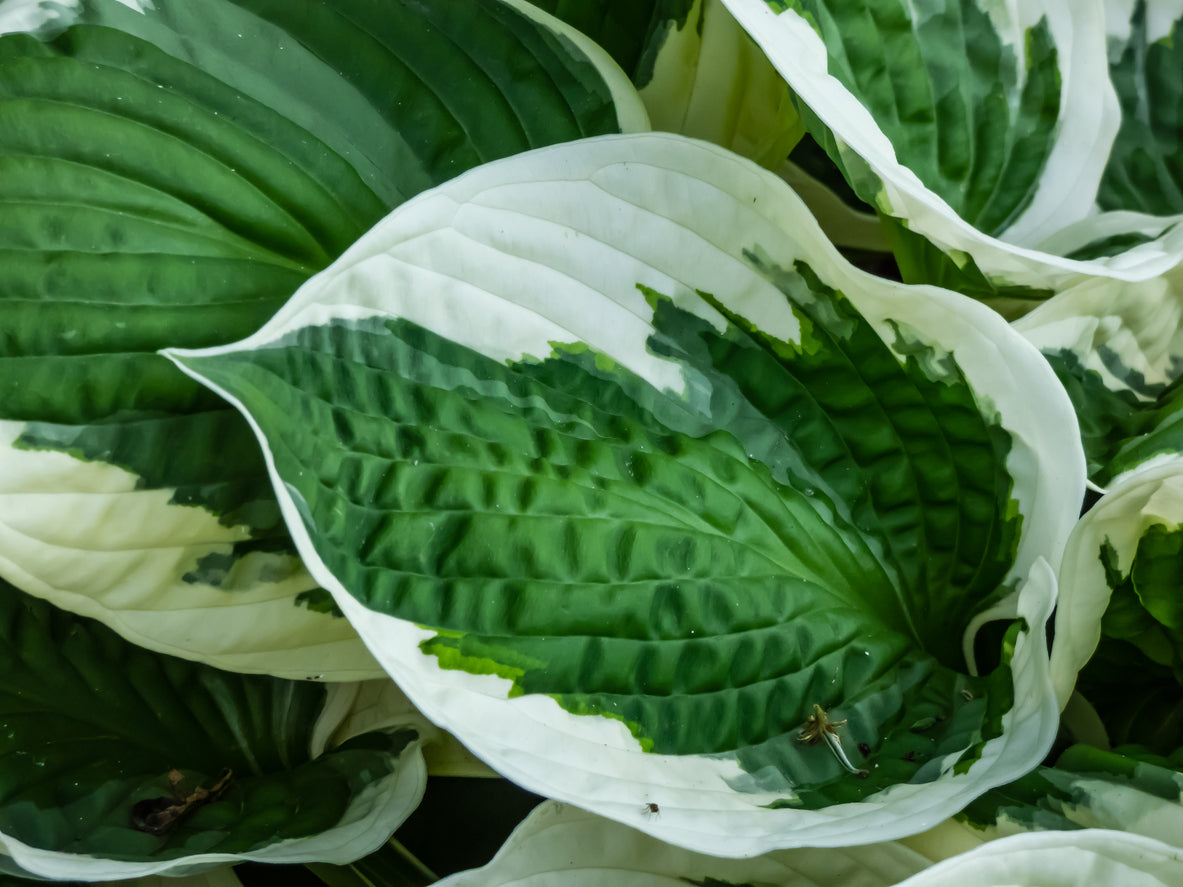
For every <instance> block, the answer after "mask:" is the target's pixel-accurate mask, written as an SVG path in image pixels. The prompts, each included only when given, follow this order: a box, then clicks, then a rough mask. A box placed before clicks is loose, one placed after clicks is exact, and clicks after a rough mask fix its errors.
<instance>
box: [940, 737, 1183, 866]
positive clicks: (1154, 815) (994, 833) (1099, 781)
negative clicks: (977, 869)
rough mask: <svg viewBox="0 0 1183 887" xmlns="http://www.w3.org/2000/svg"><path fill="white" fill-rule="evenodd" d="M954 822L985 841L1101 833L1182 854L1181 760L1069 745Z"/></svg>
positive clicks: (1128, 749)
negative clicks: (1053, 833) (1052, 761)
mask: <svg viewBox="0 0 1183 887" xmlns="http://www.w3.org/2000/svg"><path fill="white" fill-rule="evenodd" d="M957 818H958V819H959V820H961V821H963V822H965V823H967V824H969V825H970V826H972V827H973V828H975V829H977V830H981V832H982V834H983V835H985V836H987V837H990V838H995V837H999V836H1003V835H1010V834H1017V833H1020V832H1023V831H1044V830H1062V831H1071V830H1076V829H1085V828H1103V829H1112V830H1115V831H1125V832H1127V833H1129V834H1134V835H1141V836H1144V837H1147V838H1151V839H1154V840H1158V841H1162V842H1164V843H1166V844H1169V845H1171V846H1173V847H1176V848H1183V753H1176V754H1175V755H1173V756H1172V757H1171V758H1163V757H1160V756H1155V755H1152V754H1150V753H1148V752H1147V751H1146V750H1145V749H1143V748H1140V747H1124V748H1119V749H1116V750H1113V751H1106V750H1102V749H1099V748H1095V747H1092V746H1088V745H1074V746H1071V747H1070V748H1068V749H1067V750H1066V751H1064V753H1063V754H1061V755H1060V756H1059V758H1058V760H1057V761H1056V765H1055V766H1054V767H1038V768H1036V769H1035V770H1033V771H1032V772H1031V773H1029V774H1027V775H1026V776H1024V777H1023V778H1022V779H1019V780H1017V781H1016V782H1014V783H1011V784H1010V785H1005V786H1001V787H999V788H997V789H993V790H991V791H989V792H987V793H986V794H984V795H983V796H982V797H980V798H978V799H977V800H975V801H974V802H972V803H971V804H970V805H969V806H968V807H966V809H965V810H964V811H962V812H961V813H959V814H958V816H957Z"/></svg>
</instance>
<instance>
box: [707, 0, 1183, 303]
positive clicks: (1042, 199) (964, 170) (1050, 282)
mask: <svg viewBox="0 0 1183 887" xmlns="http://www.w3.org/2000/svg"><path fill="white" fill-rule="evenodd" d="M724 2H726V3H727V5H728V7H729V8H730V9H731V10H732V12H733V13H734V14H735V16H736V18H737V19H738V20H739V21H740V23H741V24H742V25H743V26H744V28H746V29H747V31H748V33H750V34H751V35H752V37H753V38H755V40H756V41H757V42H758V43H759V44H760V45H761V47H762V48H763V49H764V51H765V52H766V53H768V55H769V57H770V58H771V59H772V61H773V63H774V64H775V65H776V67H777V69H778V70H779V71H780V72H781V74H782V75H783V76H784V77H785V79H786V80H787V81H788V83H789V86H790V87H792V89H793V90H794V92H795V94H796V95H797V96H798V98H799V99H800V101H801V102H802V103H803V106H804V108H803V110H804V111H805V114H806V120H807V127H808V128H809V129H810V131H811V132H812V133H813V134H814V135H815V136H816V137H817V138H818V139H819V141H822V142H823V143H824V144H825V145H826V148H827V150H828V152H829V153H830V155H831V157H833V158H834V159H835V161H836V162H837V163H838V165H839V166H840V167H842V169H843V171H844V173H845V175H846V177H847V180H848V181H849V182H850V184H851V185H852V187H853V188H854V190H855V191H856V192H857V193H858V194H859V196H860V197H861V198H862V199H864V200H866V201H867V202H869V203H871V204H872V205H874V206H875V207H876V208H877V209H878V210H879V211H880V212H882V213H883V214H885V215H886V216H889V217H891V218H892V219H894V220H896V223H897V224H896V225H895V226H893V230H894V231H895V234H896V236H897V242H896V243H895V250H896V252H897V257H898V258H899V260H900V264H901V269H902V270H903V272H904V274H905V276H906V278H907V279H912V280H928V281H932V282H946V283H947V284H948V285H951V286H956V288H958V289H959V290H961V291H963V292H972V293H973V294H975V295H979V296H982V297H1006V300H1005V301H1003V300H1000V302H999V305H1000V307H1004V308H1005V309H1006V310H1008V311H1015V312H1021V311H1022V310H1024V305H1025V304H1026V307H1028V308H1029V307H1030V304H1029V302H1027V303H1025V302H1024V300H1032V299H1039V298H1045V297H1046V296H1048V295H1050V294H1051V293H1052V292H1055V291H1057V290H1059V289H1062V288H1064V287H1066V286H1068V285H1070V284H1071V283H1073V282H1076V281H1078V280H1080V279H1081V278H1082V276H1086V275H1098V276H1103V277H1111V278H1117V279H1123V280H1143V279H1149V278H1152V277H1154V276H1157V275H1158V274H1161V273H1162V272H1164V271H1166V270H1168V269H1169V268H1172V267H1174V266H1175V265H1177V264H1178V263H1179V260H1180V257H1183V230H1181V229H1180V226H1178V225H1176V224H1175V222H1177V221H1178V218H1177V217H1175V216H1173V215H1172V216H1168V217H1158V216H1154V217H1151V216H1145V215H1140V214H1130V213H1128V212H1117V213H1106V214H1102V215H1101V216H1100V217H1094V205H1095V203H1096V202H1097V199H1098V190H1099V188H1100V187H1101V182H1102V176H1103V175H1105V174H1106V164H1107V162H1108V161H1109V157H1110V149H1111V147H1112V146H1113V144H1114V139H1115V136H1116V134H1117V131H1118V127H1119V124H1120V122H1121V111H1120V108H1119V105H1118V101H1117V96H1116V94H1115V91H1114V87H1113V85H1112V84H1111V83H1110V81H1109V77H1108V76H1107V75H1108V69H1107V65H1106V63H1105V59H1106V54H1105V53H1106V31H1105V26H1106V16H1105V9H1104V4H1103V2H1102V0H1081V2H1078V0H1040V2H1027V3H1008V4H1002V3H991V2H983V0H943V2H937V3H926V4H915V3H907V2H904V0H888V2H882V0H848V2H833V0H724ZM1170 107H1173V105H1171V106H1170ZM1173 113H1174V112H1173V111H1169V110H1168V111H1165V112H1164V114H1163V116H1164V117H1167V116H1169V115H1171V114H1173ZM1176 117H1177V115H1176ZM1106 208H1107V209H1108V208H1111V207H1109V206H1108V205H1107V206H1106ZM1135 208H1138V207H1131V206H1125V207H1123V209H1127V210H1128V209H1135ZM1176 212H1177V211H1176ZM1016 297H1017V298H1018V299H1019V301H1017V302H1016V301H1010V299H1013V298H1016Z"/></svg>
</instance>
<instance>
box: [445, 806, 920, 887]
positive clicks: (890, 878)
mask: <svg viewBox="0 0 1183 887" xmlns="http://www.w3.org/2000/svg"><path fill="white" fill-rule="evenodd" d="M647 815H650V816H653V817H660V816H662V815H663V814H662V812H661V811H660V810H659V811H658V812H657V813H647ZM931 863H932V860H931V859H930V858H928V857H926V856H925V855H923V854H922V853H919V852H917V851H915V850H912V849H910V848H908V847H905V846H903V845H902V844H871V845H863V846H855V847H832V848H831V847H826V848H805V849H799V850H787V851H778V852H774V853H769V854H767V855H764V856H759V857H754V858H751V859H742V860H737V859H721V858H719V857H712V856H707V855H705V854H703V853H698V852H695V851H693V850H689V849H683V848H680V847H674V846H672V845H670V844H665V843H662V842H661V841H658V840H656V839H655V838H652V837H649V836H648V835H645V834H644V833H642V832H639V831H637V830H636V829H632V828H629V827H627V826H625V825H621V824H620V823H617V822H613V821H612V820H608V819H603V818H602V817H599V816H595V815H593V814H591V813H586V812H584V811H582V810H579V809H577V808H575V807H571V806H568V805H566V804H561V803H559V802H557V801H543V802H542V803H541V804H539V805H538V806H537V807H535V808H534V810H533V811H531V812H530V814H529V815H528V816H527V817H526V818H525V819H524V820H522V822H521V823H520V824H519V825H518V826H517V828H515V829H514V830H513V832H512V833H511V834H510V836H509V838H508V839H507V840H506V842H505V843H504V844H503V845H502V846H501V849H500V850H498V851H497V854H496V856H494V857H493V859H492V860H491V861H490V862H489V863H488V864H487V865H485V866H483V867H482V868H479V869H471V870H469V871H463V872H457V873H456V874H454V875H451V876H450V877H447V878H444V879H443V880H442V881H440V882H439V883H438V885H437V887H526V885H530V884H547V885H569V887H601V885H605V884H611V885H613V887H616V885H621V887H666V885H669V887H674V885H683V887H684V885H686V884H688V883H695V884H699V883H702V882H703V879H705V878H714V879H716V880H717V881H719V882H721V883H727V884H740V883H745V884H768V885H773V884H775V885H780V887H792V885H800V887H806V885H808V887H830V885H833V887H840V885H849V884H857V885H858V887H890V885H892V884H895V883H897V882H898V881H900V880H903V879H904V878H907V877H909V876H910V875H912V874H915V873H916V872H919V871H922V870H923V869H924V868H926V867H927V866H928V865H930V864H931Z"/></svg>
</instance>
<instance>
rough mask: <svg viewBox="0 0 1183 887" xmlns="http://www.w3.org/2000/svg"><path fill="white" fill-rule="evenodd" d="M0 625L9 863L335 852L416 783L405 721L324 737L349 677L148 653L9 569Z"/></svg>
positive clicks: (30, 871) (418, 763)
mask: <svg viewBox="0 0 1183 887" xmlns="http://www.w3.org/2000/svg"><path fill="white" fill-rule="evenodd" d="M0 635H2V640H3V643H2V644H0V649H2V650H3V653H2V657H3V662H2V665H3V667H2V668H0V673H2V674H3V678H2V680H0V850H2V851H3V855H2V856H0V869H3V870H4V871H6V872H7V873H9V874H14V875H20V876H37V877H41V878H49V879H59V880H82V881H88V882H90V881H106V880H114V879H126V878H131V877H137V876H147V875H151V874H157V873H166V872H167V873H170V874H174V875H179V874H184V873H187V872H194V871H198V870H200V869H202V868H211V867H213V866H216V865H219V864H225V863H227V862H232V861H235V860H241V859H254V860H261V861H266V860H269V861H273V862H304V861H310V860H321V859H332V860H333V861H338V862H348V861H350V860H352V859H356V858H358V857H360V856H363V855H365V854H366V853H369V852H371V851H372V850H374V849H375V848H376V847H377V846H378V845H380V844H381V843H382V842H383V841H384V840H385V839H386V837H387V836H388V835H389V834H390V832H392V831H393V830H394V829H395V828H396V827H397V826H398V824H399V823H400V822H402V821H403V820H404V819H405V818H406V817H407V815H408V814H409V813H410V812H411V810H413V809H414V807H415V806H416V805H417V804H418V801H419V798H420V797H421V795H422V792H423V788H424V784H425V779H426V774H425V772H424V767H423V759H422V756H421V755H420V752H419V744H420V734H419V732H418V731H417V730H416V729H414V728H413V727H411V726H402V727H391V728H390V729H386V730H378V731H370V732H366V733H363V734H360V735H355V736H352V737H350V738H348V739H347V740H346V741H343V742H342V743H340V744H339V745H336V746H335V747H333V748H331V749H328V750H326V749H325V740H326V738H327V737H328V735H329V734H330V733H331V732H333V731H334V730H335V729H336V728H337V726H338V724H339V722H340V720H341V718H342V716H343V715H344V714H345V712H346V711H347V710H348V708H349V703H350V700H351V698H352V696H353V695H354V693H355V692H356V688H355V687H353V686H352V685H347V684H335V685H331V687H326V686H325V685H323V684H317V683H312V682H297V681H285V680H281V679H278V678H270V677H265V676H258V675H238V674H231V673H229V672H224V671H219V670H217V669H214V668H211V667H210V666H206V665H200V664H197V663H193V662H189V661H186V660H181V659H176V658H173V657H169V656H164V655H161V654H158V653H151V652H149V651H147V650H144V649H142V648H139V647H136V646H133V645H131V644H129V643H127V642H126V641H124V640H122V639H121V638H119V637H118V636H117V635H115V634H114V633H113V632H112V631H110V630H109V629H107V628H105V627H104V626H102V625H100V624H98V623H96V622H94V621H92V620H89V619H84V618H82V617H79V616H75V615H73V614H70V613H66V612H64V611H61V610H56V609H54V608H53V607H52V606H50V605H49V604H48V603H46V602H44V601H40V600H37V599H36V598H32V597H30V596H28V595H26V594H23V593H22V592H20V591H18V590H16V589H15V588H13V587H12V586H10V585H8V584H7V583H4V584H3V585H2V586H0ZM203 792H204V794H203Z"/></svg>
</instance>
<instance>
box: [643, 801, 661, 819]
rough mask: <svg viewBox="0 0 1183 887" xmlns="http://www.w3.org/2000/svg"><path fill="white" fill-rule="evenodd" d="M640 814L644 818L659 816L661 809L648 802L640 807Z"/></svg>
mask: <svg viewBox="0 0 1183 887" xmlns="http://www.w3.org/2000/svg"><path fill="white" fill-rule="evenodd" d="M641 814H642V815H644V816H661V808H660V807H658V806H657V805H656V804H654V803H653V802H652V801H649V802H647V803H646V804H644V805H643V806H642V807H641Z"/></svg>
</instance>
